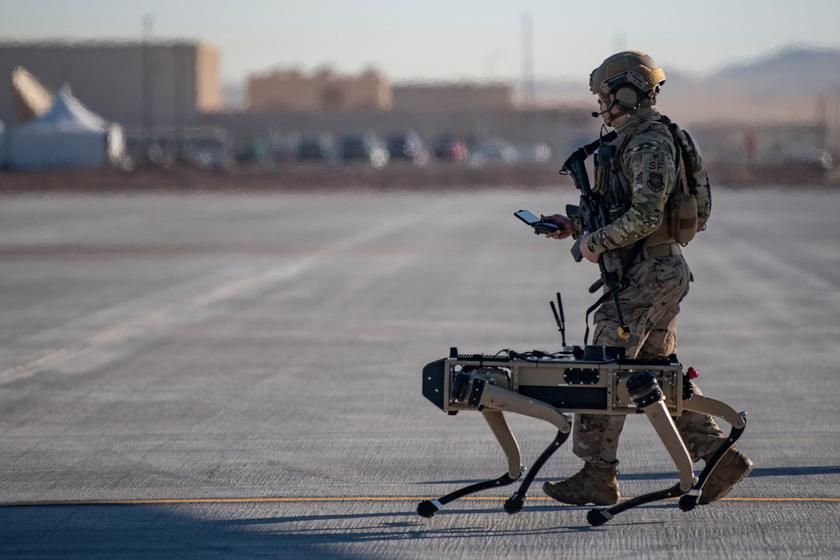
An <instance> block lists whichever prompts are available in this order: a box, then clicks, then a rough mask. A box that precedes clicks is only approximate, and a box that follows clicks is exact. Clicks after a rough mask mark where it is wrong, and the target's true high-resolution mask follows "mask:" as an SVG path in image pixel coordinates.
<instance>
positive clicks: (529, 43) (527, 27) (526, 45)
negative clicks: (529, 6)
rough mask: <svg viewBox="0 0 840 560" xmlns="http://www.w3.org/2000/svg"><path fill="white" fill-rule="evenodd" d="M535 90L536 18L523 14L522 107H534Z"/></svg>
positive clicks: (526, 13)
mask: <svg viewBox="0 0 840 560" xmlns="http://www.w3.org/2000/svg"><path fill="white" fill-rule="evenodd" d="M534 98H535V91H534V19H533V18H532V17H531V14H530V13H528V12H525V13H524V14H522V107H523V108H524V109H533V108H534V104H535V99H534Z"/></svg>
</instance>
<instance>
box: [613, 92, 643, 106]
mask: <svg viewBox="0 0 840 560" xmlns="http://www.w3.org/2000/svg"><path fill="white" fill-rule="evenodd" d="M615 100H616V101H617V102H618V106H619V107H621V108H622V109H625V108H629V109H637V108H638V106H639V103H640V99H639V94H638V93H637V92H636V90H635V89H634V88H632V87H623V88H619V89H618V90H616V92H615Z"/></svg>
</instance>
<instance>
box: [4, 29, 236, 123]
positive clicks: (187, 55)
mask: <svg viewBox="0 0 840 560" xmlns="http://www.w3.org/2000/svg"><path fill="white" fill-rule="evenodd" d="M19 66H22V67H24V68H26V69H27V70H28V71H30V72H31V73H32V74H33V75H34V76H36V77H37V78H38V80H40V81H41V82H42V83H43V84H44V86H45V87H46V88H48V89H50V90H52V91H57V90H58V89H59V88H60V87H61V86H62V85H63V84H65V83H66V84H69V85H70V86H71V88H72V90H73V94H74V95H75V96H76V97H78V98H79V99H80V100H82V101H83V102H84V103H85V104H86V105H88V106H90V107H93V108H94V109H95V110H96V112H97V113H99V114H101V115H102V116H103V117H104V118H105V119H106V120H109V121H117V122H120V123H122V124H124V125H128V126H144V125H148V126H181V125H189V124H192V123H193V122H195V120H196V118H197V116H198V115H199V114H200V113H202V112H208V111H215V110H219V109H221V83H220V76H219V54H218V51H217V50H216V49H215V48H213V47H210V46H207V45H203V44H200V43H194V42H182V41H175V42H155V43H148V44H144V43H137V42H124V43H105V42H54V43H0V120H5V121H6V122H7V123H13V122H17V121H20V120H21V118H22V117H23V116H24V115H21V114H20V98H19V92H18V93H15V91H16V90H15V88H14V87H13V86H12V84H11V75H12V73H13V72H14V70H15V68H17V67H19ZM17 89H18V90H19V89H20V88H17ZM16 96H18V98H17V99H16Z"/></svg>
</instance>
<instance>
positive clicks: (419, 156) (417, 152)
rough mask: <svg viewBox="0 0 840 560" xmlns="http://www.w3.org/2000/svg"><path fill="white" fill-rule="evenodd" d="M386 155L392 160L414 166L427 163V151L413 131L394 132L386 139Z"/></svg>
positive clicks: (421, 140)
mask: <svg viewBox="0 0 840 560" xmlns="http://www.w3.org/2000/svg"><path fill="white" fill-rule="evenodd" d="M387 146H388V153H389V154H390V156H391V159H392V160H407V161H410V162H411V163H414V164H415V165H425V164H426V163H427V162H428V161H429V150H428V149H427V148H426V144H425V143H423V139H422V138H420V135H418V134H417V133H416V132H414V131H413V130H406V131H403V132H395V133H394V134H392V135H390V136H389V137H388V141H387Z"/></svg>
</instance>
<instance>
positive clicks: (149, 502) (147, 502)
mask: <svg viewBox="0 0 840 560" xmlns="http://www.w3.org/2000/svg"><path fill="white" fill-rule="evenodd" d="M508 497H509V496H465V497H463V498H461V499H460V500H459V501H464V502H499V501H504V500H507V499H508ZM431 499H433V498H432V497H430V496H277V497H264V498H260V497H253V498H151V499H133V500H132V499H127V500H44V501H38V500H33V501H20V502H0V508H9V507H34V506H42V507H48V506H154V505H177V504H277V503H279V504H295V503H317V502H344V503H347V502H351V503H352V502H356V503H361V502H417V501H422V500H431ZM629 499H631V497H625V498H622V500H629ZM676 499H677V498H671V500H676ZM527 501H529V502H553V501H554V500H552V499H551V498H549V497H547V496H535V497H533V498H530V497H529V498H527ZM721 501H725V502H746V503H761V502H773V503H827V504H840V498H820V497H817V498H802V497H790V498H767V497H753V498H723V500H721Z"/></svg>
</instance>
